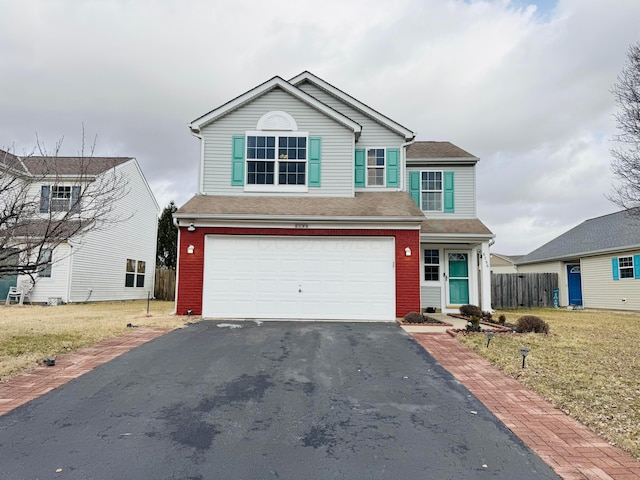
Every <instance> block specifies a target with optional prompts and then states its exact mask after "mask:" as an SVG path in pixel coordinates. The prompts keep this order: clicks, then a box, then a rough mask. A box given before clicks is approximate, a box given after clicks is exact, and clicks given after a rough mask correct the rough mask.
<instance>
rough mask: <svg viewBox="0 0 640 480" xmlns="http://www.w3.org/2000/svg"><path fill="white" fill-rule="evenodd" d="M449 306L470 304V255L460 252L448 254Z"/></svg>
mask: <svg viewBox="0 0 640 480" xmlns="http://www.w3.org/2000/svg"><path fill="white" fill-rule="evenodd" d="M447 267H448V268H447V269H448V271H449V275H448V281H447V284H448V290H449V299H448V300H449V302H448V303H449V305H467V304H468V303H469V255H468V254H467V253H460V252H448V253H447Z"/></svg>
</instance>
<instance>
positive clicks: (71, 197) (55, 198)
mask: <svg viewBox="0 0 640 480" xmlns="http://www.w3.org/2000/svg"><path fill="white" fill-rule="evenodd" d="M79 208H80V186H78V185H73V186H69V185H42V187H41V188H40V213H49V212H69V211H76V210H79Z"/></svg>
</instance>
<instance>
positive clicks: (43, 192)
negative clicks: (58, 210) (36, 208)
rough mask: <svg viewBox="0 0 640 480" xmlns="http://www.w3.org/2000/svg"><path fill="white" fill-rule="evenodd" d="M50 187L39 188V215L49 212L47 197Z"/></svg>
mask: <svg viewBox="0 0 640 480" xmlns="http://www.w3.org/2000/svg"><path fill="white" fill-rule="evenodd" d="M50 192H51V187H50V186H49V185H42V187H41V188H40V213H47V212H48V211H49V195H50Z"/></svg>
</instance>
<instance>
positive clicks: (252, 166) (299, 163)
mask: <svg viewBox="0 0 640 480" xmlns="http://www.w3.org/2000/svg"><path fill="white" fill-rule="evenodd" d="M246 144H247V152H246V161H247V185H303V186H304V185H306V184H307V134H306V133H297V132H286V133H284V132H283V133H282V134H272V135H265V134H262V133H261V132H260V133H258V132H256V134H253V133H249V134H247V143H246Z"/></svg>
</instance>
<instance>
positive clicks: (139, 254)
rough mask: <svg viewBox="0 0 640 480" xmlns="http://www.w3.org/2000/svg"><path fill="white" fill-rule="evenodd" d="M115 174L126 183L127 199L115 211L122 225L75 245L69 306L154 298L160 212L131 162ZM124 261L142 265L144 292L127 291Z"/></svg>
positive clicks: (83, 238) (93, 234) (118, 202)
mask: <svg viewBox="0 0 640 480" xmlns="http://www.w3.org/2000/svg"><path fill="white" fill-rule="evenodd" d="M118 169H119V171H121V172H122V174H123V175H124V176H125V177H126V178H127V184H128V193H127V194H126V195H125V196H124V197H122V198H120V199H119V200H118V201H117V202H116V203H115V205H114V208H115V209H116V211H117V212H118V215H119V216H121V218H123V219H124V220H123V221H121V222H118V223H116V224H113V225H109V226H108V227H107V228H105V229H101V230H94V231H91V232H89V233H87V234H86V235H84V236H83V237H82V238H77V239H74V240H75V246H73V255H72V258H71V275H72V277H71V288H70V292H71V294H70V301H71V302H84V301H87V300H89V301H98V300H131V299H146V298H147V294H148V293H150V294H151V296H153V283H154V277H155V265H156V255H155V253H156V237H157V228H158V213H159V212H158V211H157V208H156V204H155V201H154V200H153V197H152V195H151V192H150V191H149V190H148V188H147V184H146V182H145V180H144V178H143V177H142V175H141V173H140V171H139V169H138V167H137V165H136V164H135V163H134V162H133V161H131V162H128V163H126V164H123V165H122V166H121V167H118ZM127 258H131V259H133V260H142V261H144V262H145V267H146V268H145V270H146V272H145V284H144V288H140V287H134V288H131V287H125V273H126V261H127ZM89 290H91V294H89Z"/></svg>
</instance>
